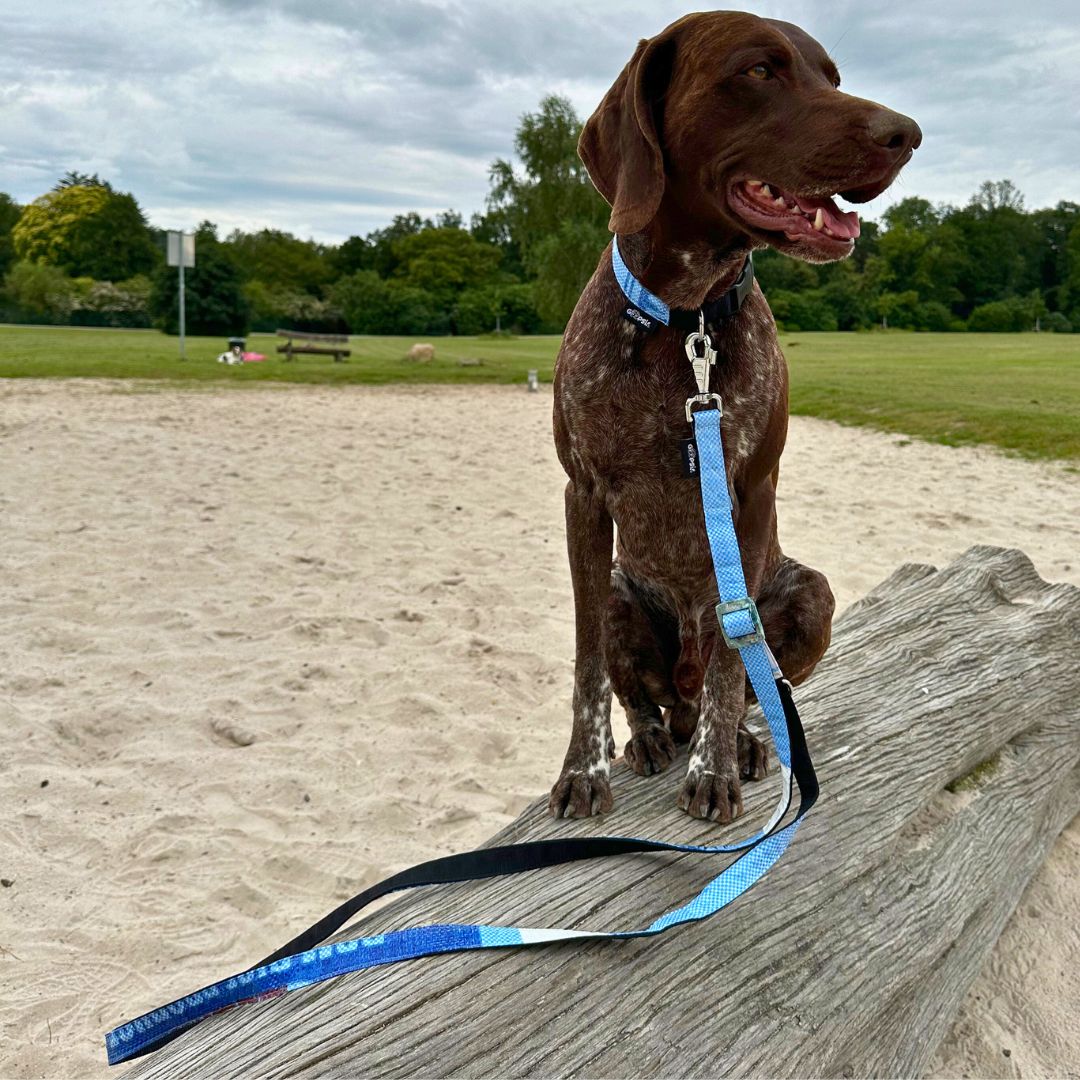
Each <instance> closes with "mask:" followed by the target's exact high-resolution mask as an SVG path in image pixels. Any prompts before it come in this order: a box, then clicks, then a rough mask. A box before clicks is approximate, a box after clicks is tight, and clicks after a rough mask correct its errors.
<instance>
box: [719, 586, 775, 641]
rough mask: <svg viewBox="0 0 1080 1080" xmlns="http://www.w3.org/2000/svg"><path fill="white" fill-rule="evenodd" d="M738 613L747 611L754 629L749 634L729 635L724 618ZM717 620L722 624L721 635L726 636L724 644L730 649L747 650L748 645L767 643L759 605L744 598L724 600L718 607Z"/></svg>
mask: <svg viewBox="0 0 1080 1080" xmlns="http://www.w3.org/2000/svg"><path fill="white" fill-rule="evenodd" d="M737 611H745V612H746V613H747V614H748V615H749V616H750V622H751V623H752V624H753V627H754V629H753V630H751V631H750V632H749V633H747V634H729V633H728V632H727V627H726V626H725V625H724V616H725V615H733V614H734V613H735V612H737ZM716 618H717V619H718V620H719V622H720V633H721V634H723V635H724V643H725V644H726V645H727V647H728V648H729V649H745V648H746V647H747V646H748V645H759V644H762V643H763V642H764V641H765V628H764V627H763V626H762V625H761V616H760V615H759V614H758V609H757V604H755V603H754V601H753V600H751V599H750V597H749V596H744V597H743V598H742V599H741V600H723V601H721V602H720V603H719V604H717V605H716Z"/></svg>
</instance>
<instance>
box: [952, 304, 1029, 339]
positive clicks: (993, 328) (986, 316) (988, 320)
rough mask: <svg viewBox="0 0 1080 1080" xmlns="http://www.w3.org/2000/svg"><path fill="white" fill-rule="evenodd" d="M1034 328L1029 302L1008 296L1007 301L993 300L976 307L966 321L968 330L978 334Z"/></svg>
mask: <svg viewBox="0 0 1080 1080" xmlns="http://www.w3.org/2000/svg"><path fill="white" fill-rule="evenodd" d="M1034 326H1035V313H1034V312H1033V311H1032V305H1031V301H1030V300H1025V299H1022V298H1021V297H1019V296H1010V297H1009V298H1008V299H1007V300H993V301H991V302H990V303H989V304H983V305H982V306H981V307H977V308H976V309H975V310H974V311H973V312H972V313H971V317H970V318H969V319H968V329H969V330H974V331H977V332H979V333H1004V332H1009V331H1012V332H1015V331H1018V330H1031V329H1033V328H1034Z"/></svg>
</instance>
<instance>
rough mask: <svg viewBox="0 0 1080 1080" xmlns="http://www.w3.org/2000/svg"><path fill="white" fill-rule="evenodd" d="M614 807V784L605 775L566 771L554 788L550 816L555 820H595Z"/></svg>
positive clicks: (549, 809)
mask: <svg viewBox="0 0 1080 1080" xmlns="http://www.w3.org/2000/svg"><path fill="white" fill-rule="evenodd" d="M614 805H615V798H614V796H613V795H612V794H611V784H610V783H608V778H607V777H606V776H605V775H603V774H601V773H594V774H590V773H585V772H565V773H563V774H562V776H560V777H559V779H558V780H557V781H556V782H555V786H554V787H553V788H552V789H551V798H549V799H548V813H549V814H550V815H551V816H552V817H556V818H562V817H570V818H582V817H592V816H593V815H594V814H606V813H607V812H608V811H609V810H610V809H611V808H612V807H613V806H614Z"/></svg>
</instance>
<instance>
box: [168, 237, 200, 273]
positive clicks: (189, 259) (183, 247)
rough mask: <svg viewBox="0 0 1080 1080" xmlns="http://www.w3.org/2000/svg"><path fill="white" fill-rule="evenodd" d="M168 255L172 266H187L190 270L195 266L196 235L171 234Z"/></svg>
mask: <svg viewBox="0 0 1080 1080" xmlns="http://www.w3.org/2000/svg"><path fill="white" fill-rule="evenodd" d="M167 236H168V245H167V248H166V254H167V257H168V261H169V265H170V266H186V267H187V268H188V269H189V270H190V269H191V268H192V267H193V266H194V265H195V234H194V233H182V232H170V233H168V234H167Z"/></svg>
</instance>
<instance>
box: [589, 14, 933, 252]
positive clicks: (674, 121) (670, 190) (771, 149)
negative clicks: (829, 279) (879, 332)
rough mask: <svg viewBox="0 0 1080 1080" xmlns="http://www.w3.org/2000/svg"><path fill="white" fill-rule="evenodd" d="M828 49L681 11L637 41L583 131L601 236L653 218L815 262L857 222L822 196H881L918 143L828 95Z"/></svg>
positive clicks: (766, 24) (845, 243) (831, 80)
mask: <svg viewBox="0 0 1080 1080" xmlns="http://www.w3.org/2000/svg"><path fill="white" fill-rule="evenodd" d="M839 86H840V75H839V72H838V71H837V69H836V65H835V64H834V63H833V61H832V60H831V59H830V58H829V55H828V53H826V51H825V50H824V49H823V48H822V47H821V46H820V45H819V44H818V43H817V42H816V41H815V40H814V39H813V38H812V37H810V35H809V34H807V33H806V32H805V31H803V30H800V29H799V28H798V27H797V26H793V25H792V24H791V23H785V22H778V21H776V20H774V19H761V18H758V16H756V15H750V14H746V13H743V12H729V11H716V12H704V13H700V14H696V15H688V16H686V18H684V19H680V20H679V21H678V22H676V23H673V24H672V25H671V26H669V27H668V28H667V29H666V30H664V31H663V32H662V33H660V34H658V35H657V36H656V37H654V38H650V39H649V40H646V41H642V42H641V43H640V44H639V45H638V48H637V51H636V52H635V53H634V56H633V57H632V59H631V60H630V62H629V63H628V64H627V65H626V67H625V68H623V71H622V73H621V74H620V75H619V77H618V79H616V81H615V84H614V85H613V86H612V88H611V89H610V90H609V91H608V92H607V95H606V96H605V97H604V100H603V101H602V102H601V103H600V106H599V108H597V110H596V112H595V113H593V115H592V116H591V117H590V118H589V121H588V123H587V124H586V125H585V128H584V130H583V131H582V133H581V140H580V142H579V144H578V151H579V153H580V154H581V159H582V161H584V163H585V167H586V168H587V169H588V170H589V176H590V177H591V178H592V181H593V183H594V184H595V185H596V187H597V190H598V191H599V192H600V194H601V195H603V196H604V198H605V199H607V201H608V202H609V203H610V204H611V221H610V227H611V230H612V231H613V232H618V233H635V232H640V231H641V230H642V229H645V228H646V227H647V226H648V225H649V224H650V223H651V222H652V221H653V220H654V219H655V218H656V216H657V214H658V213H659V212H660V209H661V205H663V206H664V210H665V213H666V214H668V215H669V216H671V215H676V216H678V217H679V218H680V219H681V226H682V228H681V229H680V231H683V232H686V231H697V232H700V233H701V234H710V233H733V234H735V235H738V236H744V237H746V238H747V241H748V243H749V246H751V247H761V246H763V245H765V244H768V245H771V246H772V247H775V248H777V249H778V250H780V251H782V252H784V253H785V254H788V255H794V256H796V257H798V258H801V259H806V260H808V261H812V262H826V261H829V260H832V259H840V258H843V257H844V256H845V255H848V254H849V253H850V252H851V250H852V248H853V246H854V241H855V237H857V236H858V235H859V218H858V215H857V214H855V213H854V212H850V211H849V212H845V211H842V210H841V209H840V208H839V207H838V206H837V205H836V204H835V203H834V202H833V199H832V196H833V195H836V194H840V195H841V196H842V197H843V198H844V199H846V200H848V201H849V202H856V203H862V202H867V201H868V200H870V199H872V198H874V197H875V196H877V195H879V194H881V192H883V191H884V190H885V189H886V188H887V187H888V186H889V185H890V184H891V183H892V182H893V180H894V179H895V178H896V174H897V173H898V172H899V171H900V169H901V168H903V166H904V165H905V164H906V163H907V162H908V160H910V158H911V155H912V153H913V152H914V150H915V148H916V147H917V146H918V145H919V143H920V142H921V140H922V132H921V131H920V130H919V126H918V125H917V124H916V123H915V121H914V120H911V119H909V118H908V117H906V116H902V115H901V114H900V113H896V112H893V111H892V110H890V109H886V108H884V107H883V106H881V105H878V104H876V103H874V102H872V101H866V100H864V99H863V98H857V97H852V96H851V95H849V94H845V93H842V92H841V91H840V89H839Z"/></svg>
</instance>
